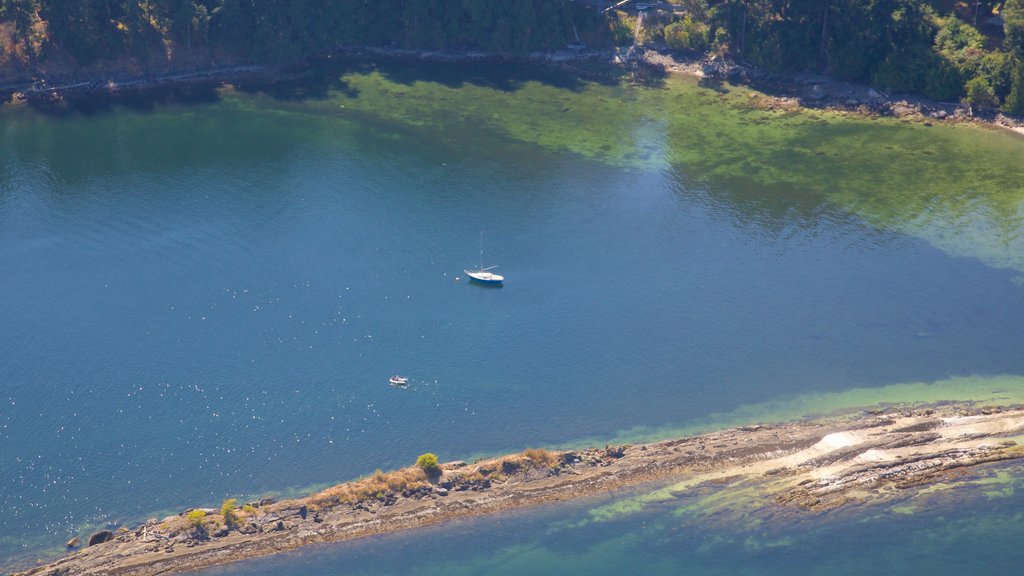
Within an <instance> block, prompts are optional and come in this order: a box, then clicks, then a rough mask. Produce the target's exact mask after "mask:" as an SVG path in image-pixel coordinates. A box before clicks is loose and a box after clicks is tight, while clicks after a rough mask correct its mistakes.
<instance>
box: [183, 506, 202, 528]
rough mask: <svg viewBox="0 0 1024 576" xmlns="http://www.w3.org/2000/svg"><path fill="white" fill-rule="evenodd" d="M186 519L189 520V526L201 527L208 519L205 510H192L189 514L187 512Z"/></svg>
mask: <svg viewBox="0 0 1024 576" xmlns="http://www.w3.org/2000/svg"><path fill="white" fill-rule="evenodd" d="M185 519H186V520H188V524H189V526H192V527H193V528H199V527H200V526H202V525H203V521H204V520H205V519H206V512H205V511H203V510H192V511H191V512H189V513H188V514H185Z"/></svg>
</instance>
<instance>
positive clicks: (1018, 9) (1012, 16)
mask: <svg viewBox="0 0 1024 576" xmlns="http://www.w3.org/2000/svg"><path fill="white" fill-rule="evenodd" d="M1000 14H1002V16H1003V31H1004V33H1005V34H1006V36H1005V38H1004V39H1003V46H1005V47H1006V51H1007V52H1010V53H1011V54H1013V55H1014V56H1016V57H1017V59H1018V60H1021V59H1024V0H1006V3H1005V4H1003V9H1002V11H1001V12H1000Z"/></svg>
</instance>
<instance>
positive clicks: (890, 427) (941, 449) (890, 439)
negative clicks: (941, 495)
mask: <svg viewBox="0 0 1024 576" xmlns="http://www.w3.org/2000/svg"><path fill="white" fill-rule="evenodd" d="M1021 439H1024V407H1020V406H1015V407H977V406H974V405H969V404H944V405H933V406H915V407H913V408H905V407H903V408H897V407H892V408H885V409H873V410H867V411H859V412H850V413H846V414H842V415H834V416H830V417H826V418H821V419H816V420H805V421H797V422H790V423H785V424H773V425H762V424H759V425H751V426H743V427H739V428H732V429H728V430H722V431H718V432H712V433H707V434H700V435H696V436H691V437H686V438H679V439H673V440H664V441H660V442H653V443H648V444H637V445H623V446H605V447H603V448H589V449H583V450H562V451H550V450H543V449H535V450H527V451H525V452H522V453H518V454H510V455H506V456H502V457H499V458H492V459H487V460H481V461H478V462H474V463H465V462H461V461H456V462H448V463H444V464H441V465H439V466H437V467H432V466H427V467H426V468H424V467H416V466H413V467H410V468H406V469H402V470H397V471H393V472H388V473H385V472H380V471H378V472H376V473H374V474H373V475H372V476H369V477H366V478H363V479H360V480H356V481H353V482H348V483H345V484H339V485H337V486H334V487H332V488H328V489H326V490H323V491H321V492H318V493H316V494H313V495H310V496H308V497H305V498H299V499H294V500H285V501H280V502H275V501H272V500H269V499H267V500H262V501H259V502H251V503H248V504H246V505H244V506H237V503H234V502H231V501H229V502H227V503H225V505H224V507H222V508H221V509H190V510H186V511H184V512H182V513H181V514H179V515H176V516H170V517H167V518H164V519H162V520H158V519H151V520H149V521H147V522H145V523H144V524H143V525H141V526H137V527H135V528H132V529H129V528H121V529H119V530H118V531H116V532H114V531H100V532H97V533H95V534H93V535H92V536H91V537H90V538H89V539H88V542H87V543H85V544H86V545H85V546H84V547H83V548H81V549H79V550H76V551H73V552H71V553H69V554H68V555H67V556H65V557H63V558H61V559H59V560H56V561H54V562H52V563H50V564H47V565H45V566H38V567H35V568H32V569H30V570H27V571H24V572H20V573H18V574H16V575H15V576H72V575H74V576H148V575H157V574H162V575H166V574H171V573H177V572H183V571H187V570H194V569H198V568H203V567H208V566H213V565H218V564H225V563H229V562H235V561H239V560H245V559H250V558H254V557H258V556H265V555H269V554H276V553H280V552H284V551H288V550H293V549H296V548H299V547H301V546H305V545H307V544H313V543H321V542H335V541H342V540H350V539H354V538H360V537H364V536H369V535H372V534H381V533H388V532H395V531H399V530H406V529H411V528H417V527H422V526H426V525H430V524H436V523H439V522H444V521H446V520H450V519H453V518H459V517H466V516H476V515H482V514H493V513H498V512H501V511H505V510H511V509H515V508H522V507H526V506H535V505H539V504H545V503H551V502H556V501H563V500H571V499H575V498H582V497H586V496H592V495H596V494H601V493H606V492H609V491H612V490H617V489H622V488H626V487H630V486H637V485H641V484H644V483H649V482H653V481H666V480H670V479H671V480H673V481H685V483H686V485H687V486H691V487H692V489H694V490H697V489H700V488H701V487H707V486H709V485H713V484H715V483H721V482H723V481H724V480H734V479H737V478H740V479H750V480H752V481H757V482H762V483H763V485H764V486H765V487H766V488H767V489H766V490H765V491H764V492H763V494H764V496H763V497H760V496H759V498H762V499H763V500H762V501H761V502H758V503H756V504H757V505H758V506H759V507H761V508H762V509H763V508H765V507H767V508H770V509H771V510H772V511H773V514H774V515H776V516H782V517H785V516H787V515H805V514H809V513H813V512H815V511H821V510H834V509H838V508H846V507H853V506H858V505H870V504H873V503H880V502H886V501H889V500H891V499H894V498H897V497H902V496H905V495H906V494H907V493H908V492H912V490H913V489H915V488H920V487H922V486H935V485H939V484H942V483H944V482H950V481H954V480H955V479H956V478H958V477H961V476H962V475H964V474H965V472H967V471H970V470H971V469H972V468H976V467H978V466H980V465H983V464H990V463H994V465H998V463H1003V464H1006V463H1011V462H1014V461H1017V462H1018V463H1019V462H1020V459H1022V458H1024V446H1022V445H1020V444H1019V443H1018V441H1019V440H1021ZM68 544H69V546H72V545H76V546H77V544H78V543H77V542H69V543H68Z"/></svg>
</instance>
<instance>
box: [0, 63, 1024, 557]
mask: <svg viewBox="0 0 1024 576" xmlns="http://www.w3.org/2000/svg"><path fill="white" fill-rule="evenodd" d="M330 80H332V81H331V82H327V83H325V84H322V85H319V86H316V85H309V86H303V87H277V88H274V89H273V90H267V91H252V92H225V93H223V94H221V95H219V96H218V97H217V98H215V99H213V100H211V101H208V102H197V103H190V104H175V103H164V104H158V105H153V106H150V107H143V108H124V107H117V106H115V107H113V108H111V109H101V110H94V111H90V112H89V113H70V114H67V115H63V116H52V115H44V114H39V113H34V112H32V111H30V110H26V109H20V108H16V107H10V106H6V107H2V108H0V150H2V151H3V156H2V164H0V270H2V271H3V273H0V294H2V295H3V296H2V298H0V321H2V326H3V329H2V330H0V366H2V367H3V369H2V370H0V403H2V406H3V410H2V411H0V473H2V477H3V478H4V479H5V480H4V482H3V485H2V490H0V514H2V515H3V517H4V518H5V519H6V523H5V526H4V527H3V528H2V529H0V558H6V557H10V558H17V559H19V560H20V559H23V558H25V557H26V556H28V557H33V556H37V555H40V554H45V553H49V552H53V551H55V549H56V548H57V547H59V546H60V544H61V543H62V542H64V541H65V540H67V539H68V538H69V537H70V536H71V535H73V534H76V533H81V532H86V531H88V530H89V529H91V528H93V527H95V526H98V525H104V524H110V525H113V526H117V525H121V524H124V523H131V522H135V521H137V520H139V519H144V518H145V517H147V516H150V515H159V514H162V513H165V512H173V511H177V510H181V509H183V508H185V507H188V506H192V505H195V504H197V503H199V504H217V503H219V502H220V500H222V499H224V498H227V497H243V498H244V497H246V496H251V495H259V494H263V493H267V492H276V493H282V492H285V493H287V492H294V491H302V490H305V489H307V488H309V487H311V486H315V485H322V484H324V483H330V482H336V481H340V480H345V479H348V478H352V477H355V476H358V475H360V474H365V473H368V472H370V471H372V470H373V469H375V468H391V467H397V466H401V465H405V464H407V463H409V462H411V461H413V460H414V459H415V457H416V455H418V454H419V453H422V452H425V451H434V452H437V453H439V454H440V455H441V456H442V458H444V459H447V458H453V459H454V458H466V457H472V456H474V455H480V454H494V453H499V452H504V451H508V450H513V449H519V448H523V447H526V446H531V445H542V444H543V445H580V444H604V443H605V442H608V441H612V440H618V441H625V440H629V441H633V440H640V439H653V438H660V437H666V436H672V435H678V434H681V433H692V432H695V431H699V430H706V429H710V428H716V427H720V426H731V425H737V424H743V423H749V422H763V421H779V420H785V419H790V418H798V417H805V416H809V415H814V414H821V413H828V412H831V411H834V410H842V409H847V408H850V407H857V406H865V405H874V404H878V403H886V402H933V401H942V400H971V401H977V402H982V403H986V404H992V403H1017V402H1020V401H1021V400H1022V399H1024V355H1022V354H1021V351H1022V350H1024V332H1022V330H1021V326H1024V283H1022V282H1021V277H1022V272H1024V260H1022V254H1024V246H1022V240H1021V231H1022V229H1024V226H1022V225H1021V213H1022V208H1021V206H1022V204H1024V188H1022V182H1024V178H1022V176H1024V174H1022V173H1021V172H1022V170H1024V168H1022V166H1024V163H1022V162H1021V159H1022V157H1024V142H1022V141H1021V140H1020V139H1018V138H1016V137H1015V136H1013V135H1010V134H1006V133H1002V132H992V131H984V130H979V129H975V128H970V127H956V128H954V127H948V126H938V125H937V126H932V127H926V126H924V125H921V124H903V123H900V122H898V121H894V120H882V121H865V120H861V119H855V118H845V117H839V116H835V115H829V114H823V113H805V112H799V113H795V112H770V111H764V110H760V109H756V108H752V107H751V106H750V100H751V98H750V97H749V95H748V93H746V92H745V91H743V90H741V89H734V88H729V87H724V88H723V87H718V88H717V89H714V90H713V89H708V88H702V87H700V86H698V85H697V84H696V83H694V82H691V81H686V80H681V79H669V80H666V81H665V83H664V85H662V86H660V87H654V88H649V87H648V88H644V87H632V86H625V85H614V86H610V85H601V84H595V83H588V82H583V81H567V80H565V79H564V78H555V77H552V76H550V75H547V74H538V73H536V72H530V71H523V70H515V69H503V70H494V69H490V70H488V69H484V68H474V67H465V66H460V67H457V68H455V67H452V68H445V67H392V68H387V69H376V68H371V67H365V66H364V67H350V68H347V69H342V70H339V71H338V72H337V73H336V75H335V76H333V77H331V78H330ZM481 230H485V231H486V240H487V253H486V259H487V262H488V263H499V264H500V265H501V268H499V271H503V272H504V273H505V275H506V276H507V277H508V278H509V280H508V282H507V283H506V286H505V287H504V288H502V289H499V290H487V289H482V288H480V287H477V286H473V285H469V284H466V283H465V281H464V279H462V278H461V276H462V275H463V274H462V270H463V268H466V267H469V266H473V265H475V264H476V262H477V258H478V241H479V234H480V231H481ZM394 373H401V374H405V375H407V376H409V377H411V378H412V379H413V386H411V387H410V388H409V389H408V390H405V391H399V390H395V389H392V388H390V387H389V386H388V385H387V378H388V376H390V375H391V374H394ZM1005 486H1006V485H1005V484H1004V485H1002V486H1001V487H1000V488H998V489H993V492H1000V493H1001V492H1002V491H1005V490H1006V487H1005ZM648 500H649V501H650V502H653V503H657V502H658V501H660V499H659V498H651V499H648ZM979 501H984V498H983V499H982V500H979ZM618 502H619V504H618V505H619V506H620V507H624V508H625V509H633V508H636V507H635V506H633V504H632V501H630V500H629V499H621V500H620V501H618ZM674 504H679V503H678V502H676V503H674ZM687 505H690V504H683V506H687ZM655 508H656V509H655V510H650V509H648V508H646V507H644V506H640V507H639V508H637V509H636V513H635V514H627V515H625V516H623V517H622V518H616V517H615V515H614V514H613V515H611V516H612V519H611V520H609V521H608V522H596V523H594V525H595V527H594V528H586V529H583V528H580V530H597V532H587V533H588V534H590V536H586V537H585V538H583V540H582V541H585V542H588V543H581V544H580V545H579V546H580V547H581V548H580V549H579V550H576V549H574V548H573V547H572V545H571V543H572V541H573V538H574V537H573V536H570V534H577V533H579V532H580V531H572V530H568V529H566V530H561V531H556V532H553V533H552V534H554V535H553V536H551V542H550V543H548V542H547V541H545V543H544V545H538V544H537V542H535V541H534V540H531V539H532V538H533V536H531V534H532V533H533V532H534V531H536V529H537V528H536V527H537V526H538V524H537V523H536V522H540V523H541V524H540V525H545V524H544V523H546V522H549V521H557V522H562V521H565V522H568V523H570V524H571V523H572V522H573V518H574V516H573V515H574V514H577V513H576V512H571V511H565V512H559V511H555V512H550V513H548V512H543V511H541V512H538V514H539V516H537V517H536V518H535V517H534V516H533V515H532V513H531V514H525V515H522V516H517V518H520V520H516V521H515V522H519V524H516V526H520V528H516V530H518V531H519V532H517V533H518V534H520V535H521V538H520V540H519V541H517V542H518V543H513V544H507V545H506V544H505V543H502V542H500V537H499V536H488V537H486V538H484V539H482V540H474V539H473V537H472V536H467V535H466V534H465V533H464V532H459V531H458V530H456V531H454V532H453V535H452V536H450V537H446V538H450V540H445V541H446V542H450V544H448V545H450V546H454V547H457V548H460V549H465V550H466V554H465V555H464V556H460V557H459V559H457V560H452V561H450V562H449V563H447V564H445V563H441V564H440V565H442V566H448V567H451V566H452V565H455V564H457V565H462V564H465V565H467V566H477V564H475V563H476V562H492V561H503V562H506V563H508V564H509V565H511V566H518V567H519V568H521V569H526V568H527V567H532V568H531V569H532V570H534V571H537V570H538V569H539V568H538V567H542V566H548V571H550V572H551V573H557V570H558V569H559V568H558V567H551V566H552V565H554V564H558V562H557V561H556V560H555V559H554V558H557V557H559V555H564V558H570V559H571V558H574V557H577V556H580V557H583V558H584V560H580V561H581V562H584V563H585V564H586V565H587V566H591V567H593V566H598V565H603V564H602V562H603V563H606V564H607V566H609V567H612V566H620V567H627V566H631V565H632V564H631V563H630V562H632V561H629V560H626V559H627V558H629V557H630V555H631V554H636V553H637V552H636V550H638V549H641V548H643V547H644V546H645V542H646V541H647V540H646V539H645V536H644V535H643V534H644V532H643V530H645V528H644V526H645V525H644V524H643V522H647V521H648V518H649V519H650V521H651V522H655V523H657V524H658V525H659V526H662V528H660V529H659V530H662V531H663V533H662V532H659V534H660V535H658V536H656V537H654V538H655V540H658V539H662V540H666V539H667V540H666V541H668V542H674V541H673V540H672V538H673V537H672V536H671V534H673V532H672V530H674V529H675V528H673V526H675V524H673V523H674V522H676V520H675V518H676V516H674V515H673V514H674V512H673V510H676V509H678V508H679V506H669V508H670V509H661V508H657V506H656V507H655ZM611 509H612V510H617V509H618V508H615V507H613V508H611ZM908 511H914V512H915V513H914V514H907V513H905V512H908ZM964 513H965V514H966V512H964ZM545 514H549V515H548V516H545ZM580 514H581V515H582V517H589V512H581V513H580ZM894 514H896V515H897V516H898V518H900V522H903V523H904V524H901V525H903V526H906V527H912V526H917V527H918V528H916V529H914V530H917V529H921V530H923V529H924V528H923V527H924V526H925V525H926V523H927V522H928V521H929V520H928V519H925V520H921V519H920V518H922V517H921V511H919V510H916V509H914V508H913V505H912V504H905V505H903V506H902V508H901V509H900V512H899V513H894ZM925 514H926V515H927V511H925ZM944 514H945V513H944ZM949 514H950V516H949V517H950V518H954V519H956V518H959V520H956V521H957V522H962V524H963V525H964V526H973V525H974V524H972V523H973V522H974V520H972V518H973V516H969V515H967V516H963V517H962V518H961V517H959V516H957V514H958V513H957V512H955V511H954V512H950V513H949ZM537 518H539V519H540V520H537ZM552 518H556V519H558V520H551V519H552ZM559 518H560V519H559ZM637 518H639V520H636V519H637ZM483 522H484V523H485V525H487V526H498V528H494V530H497V532H493V533H492V534H499V533H500V532H501V530H502V528H501V527H502V526H504V524H502V523H503V522H505V520H502V519H494V520H487V521H483ZM636 522H640V524H637V523H636ZM488 523H490V524H488ZM915 523H919V524H915ZM1012 523H1013V518H1012V517H1010V516H1005V519H1004V524H1012ZM597 525H600V526H601V527H596V526H597ZM838 525H839V524H837V526H838ZM474 526H476V525H475V524H474ZM741 528H742V527H737V528H736V530H740V529H741ZM822 529H823V530H826V532H827V530H830V529H831V528H828V527H827V526H826V527H824V528H822ZM838 529H839V528H835V530H838ZM487 530H492V528H487ZM666 530H667V532H665V531H666ZM679 530H683V529H682V528H680V529H679ZM687 530H689V529H687ZM908 530H910V528H908ZM684 532H685V530H684ZM741 532H742V531H740V532H738V534H740V533H741ZM867 532H870V530H867ZM968 532H969V529H967V528H964V530H963V533H964V534H967V533H968ZM686 533H687V534H689V532H686ZM910 533H911V534H918V532H914V531H913V530H911V532H910ZM1008 533H1013V531H1012V530H1010V531H1009V532H1008ZM438 534H439V533H438V532H436V531H435V532H430V533H425V535H423V536H422V537H420V536H416V535H410V536H409V537H408V538H409V540H408V542H406V541H405V540H403V542H404V544H403V545H408V546H411V547H412V548H413V549H423V550H426V549H428V548H429V546H430V544H429V543H430V542H431V541H432V539H435V538H438V537H439V536H438ZM920 534H924V533H923V532H921V533H920ZM914 537H915V538H916V536H914ZM922 537H923V536H922ZM462 538H467V539H466V540H460V539H462ZM745 538H746V536H742V537H741V536H739V535H737V536H730V534H729V529H728V528H724V527H722V528H720V529H719V532H718V533H717V535H716V536H715V539H714V541H715V542H718V541H719V540H720V539H724V540H721V541H723V542H727V543H728V544H723V546H725V548H726V549H728V548H729V547H730V546H732V547H741V548H742V549H744V550H746V549H747V548H746V546H747V544H746V542H747V540H746V539H745ZM794 538H795V539H796V540H798V541H800V538H799V535H796V536H794V535H793V534H791V533H788V532H787V533H786V534H785V535H782V536H779V537H778V538H775V537H772V538H769V539H768V541H769V542H774V541H776V540H779V541H789V540H793V539H794ZM606 540H607V542H609V543H607V544H598V543H600V542H605V541H606ZM755 540H756V539H755ZM582 541H581V542H582ZM463 542H464V543H465V544H463ZM560 542H562V543H564V546H563V545H562V544H559V543H560ZM808 542H818V541H817V540H813V538H812V540H810V541H808ZM549 544H550V545H549ZM676 545H677V544H672V545H671V546H668V547H667V548H657V547H655V548H654V549H653V551H652V552H651V553H650V554H646V553H644V554H646V555H642V556H643V558H642V562H641V563H640V564H638V565H639V566H642V567H644V568H645V569H647V570H650V571H654V572H664V571H669V572H671V571H678V569H679V566H680V565H679V560H678V559H677V558H675V557H673V556H672V555H671V554H669V553H668V552H667V551H671V550H674V549H675V548H674V547H675V546H676ZM808 545H809V546H810V544H808ZM814 545H815V546H817V544H814ZM999 545H1000V546H1004V545H1005V546H1009V540H1007V541H1004V542H1002V544H999ZM686 546H689V544H686V545H684V546H683V547H684V548H686ZM708 546H712V544H708ZM751 546H753V550H754V552H751V554H753V555H752V556H743V555H740V556H738V557H737V558H733V559H729V562H732V563H729V562H726V563H725V564H722V566H721V567H719V568H716V569H717V570H726V571H727V573H739V572H737V571H740V572H742V570H740V568H741V566H742V565H743V562H750V563H752V564H749V565H747V568H745V569H753V570H756V568H751V566H755V564H756V563H757V562H758V559H759V558H761V557H762V556H763V554H765V552H763V551H764V550H770V549H776V548H779V547H773V546H770V545H768V544H764V543H755V544H752V545H751ZM851 546H852V545H851ZM372 547H373V545H369V548H367V550H372V549H373V548H372ZM422 547H426V548H422ZM591 547H593V548H594V550H596V552H591V551H587V550H589V549H590V548H591ZM607 547H611V548H613V549H615V550H618V552H614V553H608V555H604V553H603V552H600V551H601V550H604V549H605V548H607ZM812 547H813V546H812ZM782 548H785V547H782ZM702 549H703V548H700V546H695V547H692V549H691V550H690V552H687V554H698V555H699V554H701V553H702V552H700V550H702ZM785 549H786V550H790V551H792V550H795V549H796V548H794V547H792V546H790V547H788V548H785ZM344 550H348V552H343V553H339V554H340V555H339V556H333V555H330V554H328V555H327V556H324V558H331V559H330V560H324V562H326V564H323V565H318V566H319V568H318V569H317V571H321V570H322V571H326V572H330V571H336V570H339V568H338V567H339V566H342V565H344V564H346V563H347V560H345V558H346V556H345V555H346V554H349V553H351V554H356V555H358V554H363V553H364V552H359V550H362V549H361V548H358V546H357V547H355V548H345V549H344ZM847 550H848V552H849V553H850V554H852V553H853V550H854V548H847ZM367 553H368V552H367ZM424 553H426V552H424ZM520 553H522V554H523V555H524V557H529V558H532V560H529V561H528V562H527V563H526V564H517V563H516V562H517V561H514V560H512V557H513V556H517V555H519V554H520ZM716 553H717V552H716ZM593 554H597V555H596V556H593ZM371 557H372V554H371ZM682 557H683V558H688V556H686V555H684V556H682ZM402 558H404V559H398V558H396V559H393V560H388V561H386V562H384V563H383V564H377V563H375V562H376V560H374V561H372V562H369V563H368V564H366V567H365V568H364V570H367V571H373V570H378V571H383V572H387V571H388V570H390V571H393V572H399V573H401V572H403V571H408V570H411V569H412V568H411V566H413V564H408V565H407V564H404V562H410V561H411V560H410V558H412V556H402ZM799 558H800V555H799V554H797V553H790V552H787V553H786V554H783V555H781V556H779V557H778V560H777V562H778V563H779V567H778V569H777V570H776V569H775V568H773V569H772V570H776V571H778V572H779V573H782V570H783V567H784V566H786V565H787V562H788V563H790V564H788V566H790V568H792V565H793V564H792V563H793V562H798V561H799V560H798V559H799ZM316 562H319V560H317V561H316ZM332 562H333V563H334V564H331V563H332ZM389 562H390V563H389ZM644 562H647V564H644ZM737 562H739V564H737ZM572 565H573V564H572V562H568V563H567V564H566V566H572ZM825 565H830V566H831V565H832V564H828V563H826V564H825ZM274 566H280V565H278V564H274ZM708 566H712V564H708ZM836 566H838V565H836ZM908 566H909V564H908ZM712 567H713V566H712ZM277 569H281V570H284V569H283V568H274V569H273V570H277ZM609 569H610V568H609ZM240 570H243V572H244V570H249V568H242V569H240ZM252 570H257V572H254V573H261V574H262V573H265V572H259V571H258V570H264V569H263V568H259V569H256V568H253V569H252ZM297 570H300V569H298V568H297ZM708 570H711V568H708ZM772 570H768V572H767V573H772ZM541 571H543V570H541ZM269 573H274V572H273V571H271V572H269ZM281 573H282V574H284V573H288V574H291V573H295V572H281ZM709 573H713V571H712V572H709Z"/></svg>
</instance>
